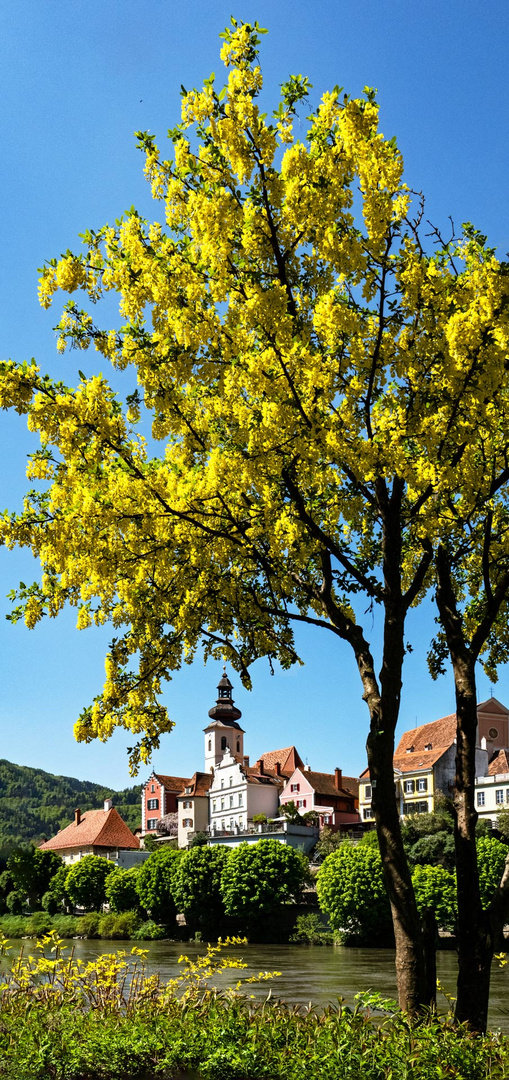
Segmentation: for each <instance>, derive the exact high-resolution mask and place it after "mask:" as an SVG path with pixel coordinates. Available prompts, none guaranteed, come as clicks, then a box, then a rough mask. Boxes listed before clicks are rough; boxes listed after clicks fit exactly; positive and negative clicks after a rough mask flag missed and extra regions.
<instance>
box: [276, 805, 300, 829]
mask: <svg viewBox="0 0 509 1080" xmlns="http://www.w3.org/2000/svg"><path fill="white" fill-rule="evenodd" d="M279 812H280V814H281V817H285V818H286V820H287V821H289V822H293V824H294V825H298V824H299V823H301V821H302V818H301V814H300V810H298V809H297V807H296V805H295V803H294V801H293V799H290V802H287V803H283V805H282V806H280V807H279Z"/></svg>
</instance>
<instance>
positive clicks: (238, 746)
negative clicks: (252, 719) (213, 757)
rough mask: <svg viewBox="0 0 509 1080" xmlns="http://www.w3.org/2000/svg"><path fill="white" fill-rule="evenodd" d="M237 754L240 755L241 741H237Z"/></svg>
mask: <svg viewBox="0 0 509 1080" xmlns="http://www.w3.org/2000/svg"><path fill="white" fill-rule="evenodd" d="M237 753H238V754H240V739H237Z"/></svg>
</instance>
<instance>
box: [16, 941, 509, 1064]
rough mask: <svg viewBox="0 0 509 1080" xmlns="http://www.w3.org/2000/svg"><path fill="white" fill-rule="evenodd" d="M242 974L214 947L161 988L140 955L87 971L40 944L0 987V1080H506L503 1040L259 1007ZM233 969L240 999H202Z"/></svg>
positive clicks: (358, 1014) (428, 1025) (236, 962)
mask: <svg viewBox="0 0 509 1080" xmlns="http://www.w3.org/2000/svg"><path fill="white" fill-rule="evenodd" d="M227 944H228V945H229V946H231V947H232V948H233V947H235V946H238V945H240V944H242V943H241V942H240V941H239V940H236V941H231V942H228V943H227ZM6 947H7V946H6V943H4V949H5V948H6ZM245 966H246V965H245V964H243V962H242V961H241V960H240V959H238V958H236V957H231V956H225V954H224V952H223V948H222V946H221V945H218V946H209V948H208V950H207V952H206V953H204V955H203V956H201V957H199V958H198V959H197V960H195V961H190V960H188V959H187V958H185V957H184V958H182V973H181V974H180V975H179V977H178V978H176V979H173V980H171V981H170V982H169V983H168V984H166V985H163V984H162V983H161V981H160V979H159V977H158V976H157V975H151V976H149V975H147V974H146V971H145V954H144V951H143V950H142V949H139V948H137V947H135V948H134V949H133V950H132V951H131V952H130V953H127V952H119V953H115V954H110V955H103V956H101V957H99V958H98V959H97V960H95V961H94V962H93V963H85V962H84V961H80V960H78V959H75V958H74V957H73V955H72V950H70V951H63V950H62V946H61V943H60V942H59V940H58V939H57V938H56V936H55V935H48V936H47V937H46V938H44V939H43V940H41V941H40V942H39V943H37V947H36V948H35V949H34V950H33V953H30V954H29V955H25V954H24V953H22V955H21V956H19V957H17V958H16V959H15V960H13V961H12V962H11V964H10V970H9V971H8V972H7V974H6V975H5V977H4V979H3V981H2V984H1V986H0V1077H2V1078H5V1080H14V1078H16V1080H141V1078H142V1077H143V1080H157V1078H161V1080H173V1078H175V1077H176V1076H177V1075H178V1074H179V1073H183V1074H184V1075H186V1074H188V1075H189V1076H190V1077H191V1076H193V1077H196V1078H199V1080H302V1076H309V1077H312V1078H313V1080H446V1078H451V1080H452V1078H454V1080H506V1078H507V1076H508V1075H509V1042H508V1040H506V1039H503V1038H499V1037H496V1036H487V1037H486V1038H479V1037H475V1036H473V1035H471V1034H469V1033H468V1032H467V1031H466V1030H465V1029H463V1028H458V1027H455V1026H454V1025H453V1023H452V1021H451V1020H449V1019H448V1018H440V1019H439V1018H429V1019H428V1020H426V1021H423V1022H422V1023H420V1024H419V1025H413V1024H411V1023H410V1022H409V1021H408V1018H406V1017H405V1016H404V1015H402V1014H400V1013H398V1012H397V1010H396V1011H392V1010H393V1006H392V1004H391V1003H386V1004H384V1003H383V1002H381V1001H380V999H378V998H377V1000H376V1002H374V1004H375V1005H376V1007H377V1015H376V1016H374V1015H373V1012H372V1010H371V1009H370V1008H369V1007H366V1001H364V1002H358V1004H357V1006H356V1008H354V1009H350V1008H348V1007H346V1006H343V1005H341V1004H339V1005H338V1006H337V1007H335V1008H333V1007H329V1008H328V1009H326V1010H325V1011H324V1012H322V1013H320V1014H318V1013H316V1012H315V1011H313V1010H309V1011H306V1012H302V1011H300V1010H299V1009H298V1008H295V1007H294V1008H291V1007H289V1006H287V1005H285V1004H283V1003H279V1002H277V1001H275V1000H272V998H270V997H269V998H268V999H267V1000H266V1001H264V1002H259V1001H255V1000H254V999H252V998H251V997H250V996H249V992H250V986H249V983H250V982H251V981H254V980H253V979H251V980H246V981H244V982H242V974H243V972H242V968H245ZM229 968H237V969H239V982H238V984H237V988H236V991H231V990H228V991H221V992H220V991H217V990H213V989H210V986H211V983H212V981H213V980H217V978H218V976H220V975H221V972H223V971H225V970H226V969H229ZM272 974H275V973H266V972H261V973H260V974H259V975H258V976H256V977H255V978H256V979H258V980H259V979H267V978H270V977H271V975H272ZM271 985H272V986H273V985H274V984H271ZM272 992H273V991H272ZM372 1004H373V1002H372ZM380 1010H381V1011H380ZM384 1010H385V1011H384Z"/></svg>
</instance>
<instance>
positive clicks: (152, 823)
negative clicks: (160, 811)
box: [147, 817, 159, 832]
mask: <svg viewBox="0 0 509 1080" xmlns="http://www.w3.org/2000/svg"><path fill="white" fill-rule="evenodd" d="M158 821H159V819H158V818H156V817H149V819H148V821H147V830H148V831H149V832H150V831H151V830H152V829H157V825H158Z"/></svg>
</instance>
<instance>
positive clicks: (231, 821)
mask: <svg viewBox="0 0 509 1080" xmlns="http://www.w3.org/2000/svg"><path fill="white" fill-rule="evenodd" d="M230 829H233V818H232V817H231V818H230Z"/></svg>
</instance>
